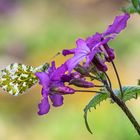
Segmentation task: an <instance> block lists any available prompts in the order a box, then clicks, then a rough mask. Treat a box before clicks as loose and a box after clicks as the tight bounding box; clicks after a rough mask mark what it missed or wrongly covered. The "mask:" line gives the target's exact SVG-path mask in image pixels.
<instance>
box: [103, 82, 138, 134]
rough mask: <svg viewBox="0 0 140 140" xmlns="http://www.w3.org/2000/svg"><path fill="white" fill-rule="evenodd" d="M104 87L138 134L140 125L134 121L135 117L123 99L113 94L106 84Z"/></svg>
mask: <svg viewBox="0 0 140 140" xmlns="http://www.w3.org/2000/svg"><path fill="white" fill-rule="evenodd" d="M105 84H106V85H107V82H106V83H105ZM106 89H107V90H108V91H109V93H110V97H111V99H112V100H113V101H114V102H115V103H116V104H117V105H118V106H119V107H120V108H121V109H122V110H123V112H124V113H125V114H126V116H127V117H128V119H129V120H130V121H131V123H132V124H133V126H134V128H135V129H136V130H137V132H138V134H139V135H140V125H139V124H138V122H137V121H136V119H135V117H134V116H133V114H132V113H131V112H130V110H129V109H128V107H127V106H126V104H125V103H124V102H123V100H121V99H120V98H118V97H117V96H116V95H115V94H114V92H113V90H112V89H111V88H110V87H109V86H108V85H107V86H106Z"/></svg>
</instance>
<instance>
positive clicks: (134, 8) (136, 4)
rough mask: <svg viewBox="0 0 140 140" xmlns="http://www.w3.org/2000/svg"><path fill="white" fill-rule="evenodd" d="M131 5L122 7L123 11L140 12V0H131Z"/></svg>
mask: <svg viewBox="0 0 140 140" xmlns="http://www.w3.org/2000/svg"><path fill="white" fill-rule="evenodd" d="M129 3H130V4H129V5H128V6H127V7H123V8H121V10H122V11H123V12H125V13H126V12H127V13H129V14H133V13H138V14H140V0H130V1H129Z"/></svg>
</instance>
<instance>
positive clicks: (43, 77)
mask: <svg viewBox="0 0 140 140" xmlns="http://www.w3.org/2000/svg"><path fill="white" fill-rule="evenodd" d="M35 75H36V76H37V77H38V79H39V84H41V85H42V86H43V88H47V87H48V85H49V82H50V78H49V76H48V74H47V73H46V72H36V73H35Z"/></svg>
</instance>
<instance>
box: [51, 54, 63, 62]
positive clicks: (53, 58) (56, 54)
mask: <svg viewBox="0 0 140 140" xmlns="http://www.w3.org/2000/svg"><path fill="white" fill-rule="evenodd" d="M60 54H61V53H60V52H58V53H57V54H55V55H54V56H53V57H51V58H50V61H51V60H52V59H54V58H56V57H57V56H59V55H60Z"/></svg>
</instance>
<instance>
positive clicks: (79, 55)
mask: <svg viewBox="0 0 140 140" xmlns="http://www.w3.org/2000/svg"><path fill="white" fill-rule="evenodd" d="M76 45H77V48H76V49H75V55H74V56H73V57H72V58H70V59H69V60H68V61H67V62H66V64H67V67H68V72H69V74H70V72H71V71H72V70H73V69H74V68H75V67H76V65H77V64H79V63H80V62H82V61H83V60H84V58H86V56H87V55H89V53H90V49H89V48H88V46H87V44H86V42H85V41H84V40H83V39H78V40H77V41H76Z"/></svg>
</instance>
